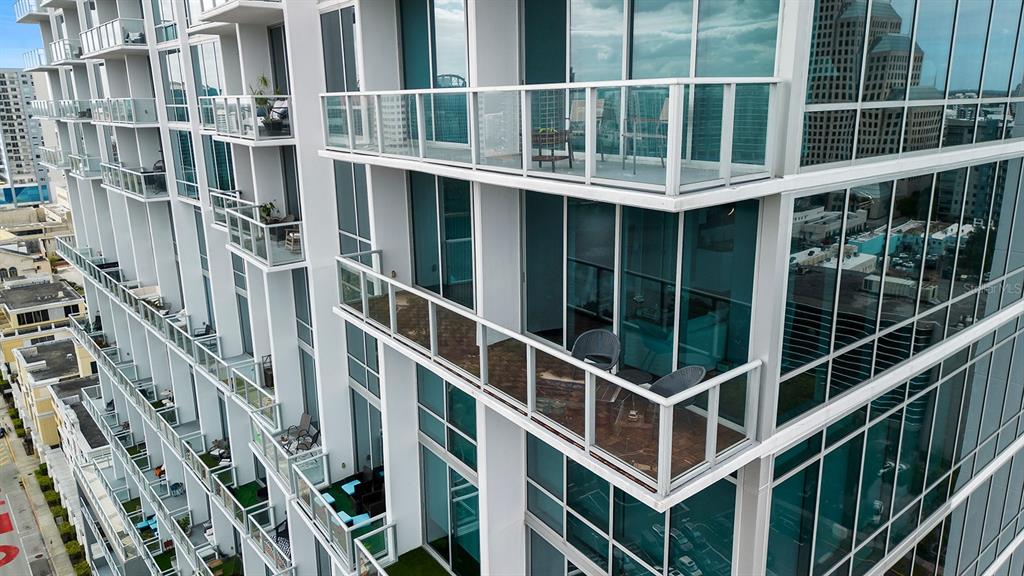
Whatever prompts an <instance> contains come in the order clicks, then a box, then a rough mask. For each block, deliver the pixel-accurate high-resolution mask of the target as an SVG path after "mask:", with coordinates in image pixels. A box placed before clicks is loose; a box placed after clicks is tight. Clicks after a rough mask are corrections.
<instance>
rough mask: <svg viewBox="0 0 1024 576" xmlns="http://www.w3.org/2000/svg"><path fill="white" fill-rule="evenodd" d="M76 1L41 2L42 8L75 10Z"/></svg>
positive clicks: (54, 0) (40, 0) (44, 0)
mask: <svg viewBox="0 0 1024 576" xmlns="http://www.w3.org/2000/svg"><path fill="white" fill-rule="evenodd" d="M76 5H77V2H76V1H75V0H39V7H40V8H74V7H75V6H76Z"/></svg>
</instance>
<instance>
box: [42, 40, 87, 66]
mask: <svg viewBox="0 0 1024 576" xmlns="http://www.w3.org/2000/svg"><path fill="white" fill-rule="evenodd" d="M81 59H82V45H81V43H79V42H78V40H74V39H71V38H61V39H60V40H55V41H53V42H50V60H52V61H53V63H54V64H70V63H72V62H78V61H80V60H81Z"/></svg>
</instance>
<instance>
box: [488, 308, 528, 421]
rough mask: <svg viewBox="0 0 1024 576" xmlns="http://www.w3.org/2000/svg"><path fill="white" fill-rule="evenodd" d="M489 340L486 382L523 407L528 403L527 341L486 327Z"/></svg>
mask: <svg viewBox="0 0 1024 576" xmlns="http://www.w3.org/2000/svg"><path fill="white" fill-rule="evenodd" d="M484 330H485V331H484V334H485V335H486V342H487V374H485V375H484V380H485V384H486V385H487V386H491V387H493V388H496V389H498V390H500V391H501V392H502V393H503V394H504V395H505V396H508V397H509V398H511V399H514V400H516V401H517V402H519V404H521V405H522V407H524V408H525V407H526V403H527V386H528V382H527V373H528V370H527V358H526V355H527V347H526V343H525V342H523V341H521V340H517V339H515V338H512V337H509V336H507V335H505V334H503V333H501V332H498V331H497V330H493V329H491V328H487V327H485V328H484Z"/></svg>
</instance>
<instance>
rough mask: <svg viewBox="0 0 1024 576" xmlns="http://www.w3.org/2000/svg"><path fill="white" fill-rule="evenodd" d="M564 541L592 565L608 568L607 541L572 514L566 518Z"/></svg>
mask: <svg viewBox="0 0 1024 576" xmlns="http://www.w3.org/2000/svg"><path fill="white" fill-rule="evenodd" d="M565 539H566V541H568V542H569V544H572V545H573V546H574V547H575V548H576V549H577V550H579V551H580V552H581V553H582V554H583V555H584V556H586V557H587V558H589V559H590V561H591V562H593V563H594V564H597V565H598V566H601V567H607V566H608V539H607V538H605V537H604V536H601V535H600V534H598V533H597V532H595V531H594V529H593V528H591V527H590V526H587V525H586V524H584V523H583V521H582V520H580V519H579V518H576V517H575V516H573V515H572V514H569V515H568V516H567V518H566V523H565Z"/></svg>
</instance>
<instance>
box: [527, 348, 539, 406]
mask: <svg viewBox="0 0 1024 576" xmlns="http://www.w3.org/2000/svg"><path fill="white" fill-rule="evenodd" d="M536 411H537V349H536V348H534V347H533V346H530V345H529V344H527V346H526V414H527V416H528V417H529V416H532V415H533V413H534V412H536Z"/></svg>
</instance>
